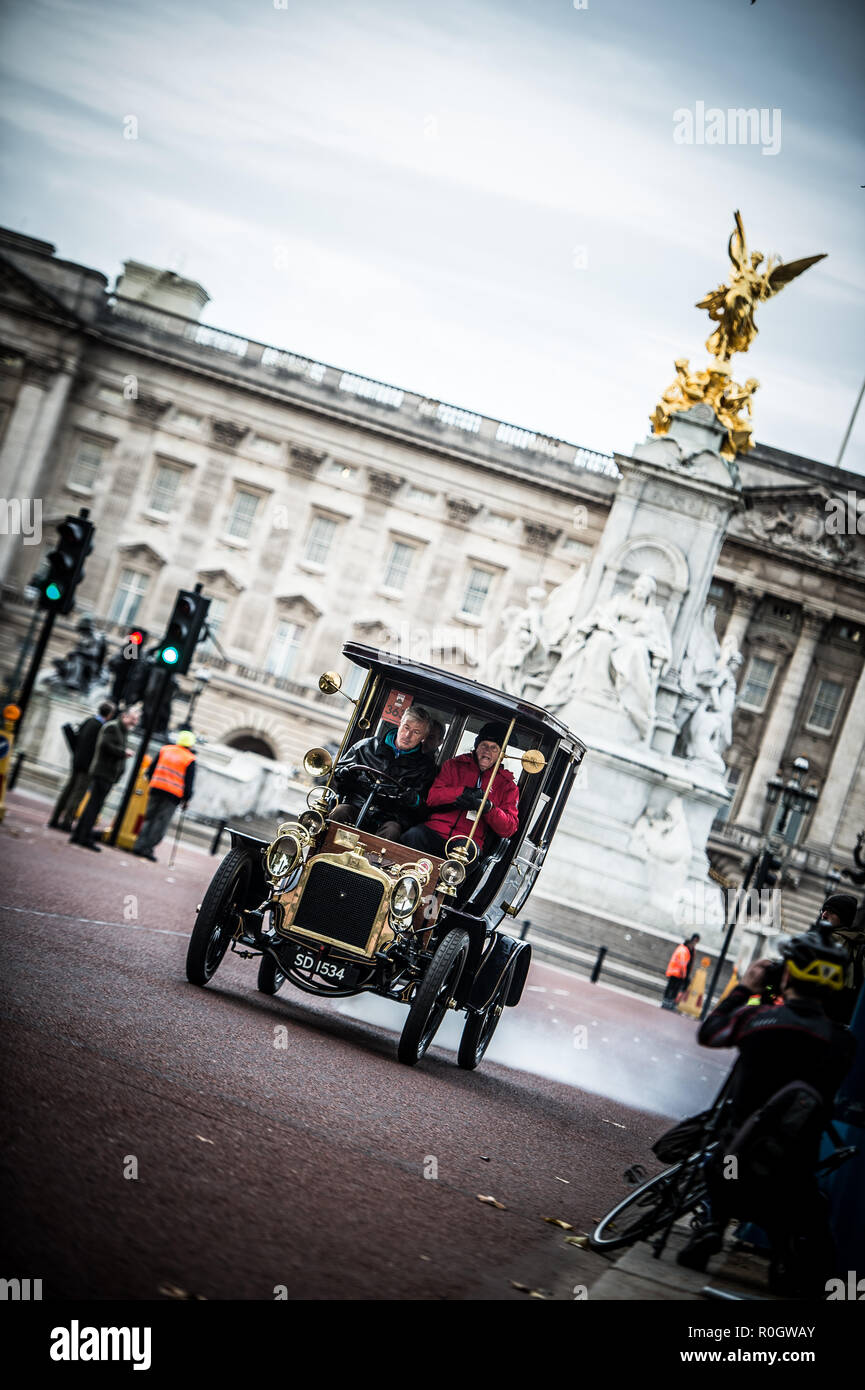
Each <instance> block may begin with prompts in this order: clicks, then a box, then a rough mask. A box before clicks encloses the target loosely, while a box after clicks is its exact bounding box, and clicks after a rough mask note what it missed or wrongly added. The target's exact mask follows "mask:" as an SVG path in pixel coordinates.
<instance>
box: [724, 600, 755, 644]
mask: <svg viewBox="0 0 865 1390" xmlns="http://www.w3.org/2000/svg"><path fill="white" fill-rule="evenodd" d="M735 592H736V596H735V598H734V600H733V611H732V613H731V614H730V621H729V622H728V623H727V626H726V628H725V630H724V636H725V637H735V639H736V645H737V646H738V648H739V650H740V651H741V650H742V642H743V639H744V637H745V634H746V632H747V631H748V625H749V624H750V622H751V617H752V615H753V612H754V609H755V608H756V606H757V595H756V594H755V593H752V592H751V590H750V589H740V588H738V587H737V588H736V591H735Z"/></svg>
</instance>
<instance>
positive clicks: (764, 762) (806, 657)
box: [737, 608, 829, 830]
mask: <svg viewBox="0 0 865 1390" xmlns="http://www.w3.org/2000/svg"><path fill="white" fill-rule="evenodd" d="M828 616H829V615H828V614H825V613H818V612H815V611H814V610H813V609H809V608H805V609H804V610H803V619H802V631H801V632H800V634H799V641H798V642H797V643H796V649H795V651H794V652H793V655H792V657H791V659H790V665H789V666H788V667H787V671H786V674H785V676H784V680H783V683H782V685H781V689H780V690H779V692H778V694H777V696H776V697H775V704H774V707H773V709H772V713H771V715H770V716H769V722H768V724H767V726H766V731H765V733H764V734H763V742H762V743H761V745H760V752H759V754H758V756H757V761H756V763H755V764H754V770H753V772H752V773H751V776H750V779H749V781H748V788H747V791H746V792H745V797H744V800H743V802H742V809H741V811H740V812H739V814H738V816H737V820H738V821H739V822H740V823H741V824H743V825H749V826H752V827H753V828H754V829H755V830H759V829H760V828H761V827H762V823H763V812H764V809H765V806H766V783H767V782H768V780H769V778H770V777H773V776H774V775H775V773H776V772H777V771H778V766H779V764H780V762H781V759H782V758H783V756H784V750H785V749H786V747H787V741H788V739H789V737H790V729H791V728H792V725H793V720H794V719H795V717H796V710H797V709H798V707H799V701H800V700H801V698H802V691H803V690H804V689H805V682H806V680H807V679H808V672H809V671H810V669H811V662H812V661H813V659H814V651H815V649H816V647H817V643H818V641H819V640H820V635H821V633H822V632H823V628H824V626H825V624H826V619H827V617H828Z"/></svg>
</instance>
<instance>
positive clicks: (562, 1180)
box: [556, 1178, 571, 1187]
mask: <svg viewBox="0 0 865 1390" xmlns="http://www.w3.org/2000/svg"><path fill="white" fill-rule="evenodd" d="M556 1182H566V1183H567V1184H568V1187H570V1185H571V1180H570V1178H556Z"/></svg>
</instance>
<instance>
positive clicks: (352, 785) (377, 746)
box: [330, 705, 435, 840]
mask: <svg viewBox="0 0 865 1390" xmlns="http://www.w3.org/2000/svg"><path fill="white" fill-rule="evenodd" d="M432 723H433V720H432V716H431V715H430V713H429V711H428V710H426V709H424V708H423V706H422V705H409V707H408V709H407V710H406V711H405V713H404V715H403V717H402V719H401V720H400V721H399V724H398V725H397V727H396V728H395V729H393V728H391V729H388V731H387V733H378V734H373V736H372V737H371V738H364V739H361V741H360V743H355V744H354V745H353V747H351V748H349V749H348V750H347V752H345V753H344V754H343V756H342V757H341V758H340V760H339V762H338V763H337V765H336V769H335V771H334V775H333V785H334V786H335V787H336V790H337V791H338V793H339V795H340V797H341V800H340V803H339V805H338V806H336V807H334V809H333V811H332V812H331V815H330V819H331V820H337V821H344V822H348V824H350V825H354V824H356V821H357V816H358V813H359V812H360V810H361V808H362V807H363V804H364V802H365V801H366V799H367V797H368V796H369V793H370V791H371V790H372V788H373V786H374V785H375V778H374V776H373V774H372V773H370V772H366V771H364V768H374V769H375V770H376V771H377V772H380V773H382V774H384V775H383V776H382V779H381V781H380V783H379V785H378V790H377V791H376V795H375V800H374V801H373V802H372V804H371V806H370V808H369V810H368V812H367V814H366V816H365V817H364V823H363V827H362V828H363V829H364V830H371V831H372V832H373V833H374V834H376V835H381V836H382V837H383V839H385V840H399V838H400V836H401V835H402V833H403V831H404V830H405V828H406V826H409V825H412V824H413V823H414V821H415V820H416V818H417V815H418V813H419V811H422V809H423V807H424V805H425V797H426V793H427V791H428V789H429V787H430V785H431V783H432V780H433V778H434V777H435V763H434V762H433V760H432V758H430V757H429V756H428V755H427V754H426V753H425V752H424V751H423V747H422V744H423V742H424V739H426V738H427V737H428V736H429V733H430V729H431V727H432Z"/></svg>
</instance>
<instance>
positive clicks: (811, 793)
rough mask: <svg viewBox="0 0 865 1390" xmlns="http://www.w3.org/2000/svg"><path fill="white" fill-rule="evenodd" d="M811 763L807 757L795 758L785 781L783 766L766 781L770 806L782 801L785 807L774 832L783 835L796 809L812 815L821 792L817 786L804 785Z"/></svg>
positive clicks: (802, 814) (801, 812)
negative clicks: (791, 769)
mask: <svg viewBox="0 0 865 1390" xmlns="http://www.w3.org/2000/svg"><path fill="white" fill-rule="evenodd" d="M810 766H811V764H810V763H809V762H808V759H807V758H802V757H799V758H795V759H794V760H793V771H792V772H791V774H790V776H789V777H788V778H787V781H786V782H785V781H784V774H783V772H782V770H781V768H779V769H778V771H777V772H776V773H775V776H774V777H770V779H769V781H768V782H767V783H766V800H767V801H768V803H769V805H770V806H775V805H777V803H778V802H779V801H780V802H781V805H782V807H783V810H782V812H781V817H780V819H779V821H778V824H777V825H776V826H775V831H774V833H775V834H776V835H783V834H784V831H785V830H786V829H787V824H788V822H789V820H790V815H791V812H793V811H796V812H797V813H798V814H799V815H801V816H807V815H810V813H811V811H813V809H814V805H815V802H816V801H817V798H818V797H819V795H820V793H819V791H818V790H817V788H816V787H813V786H812V787H805V786H803V780H804V778H805V777H806V776H807V775H808V769H809V767H810Z"/></svg>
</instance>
